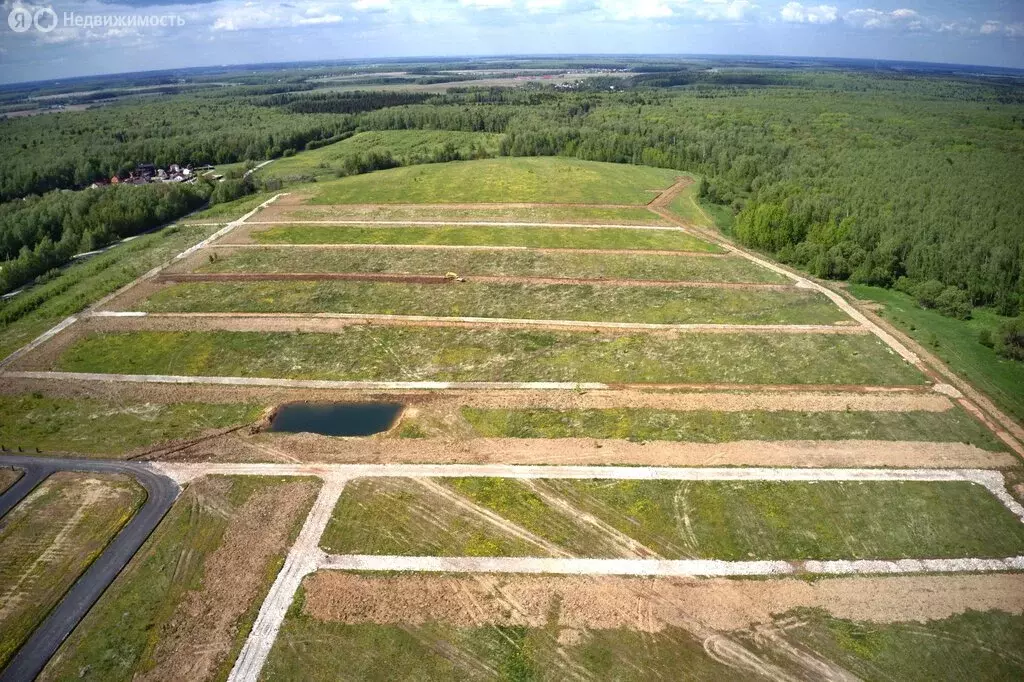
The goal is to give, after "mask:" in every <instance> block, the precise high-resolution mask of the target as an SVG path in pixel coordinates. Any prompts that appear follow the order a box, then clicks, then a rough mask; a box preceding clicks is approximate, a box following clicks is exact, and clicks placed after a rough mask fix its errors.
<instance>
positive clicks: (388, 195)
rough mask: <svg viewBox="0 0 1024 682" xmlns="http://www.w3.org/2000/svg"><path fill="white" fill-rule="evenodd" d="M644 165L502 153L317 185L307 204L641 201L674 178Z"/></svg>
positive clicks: (398, 169)
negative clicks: (491, 157) (489, 156)
mask: <svg viewBox="0 0 1024 682" xmlns="http://www.w3.org/2000/svg"><path fill="white" fill-rule="evenodd" d="M675 178H676V172H675V171H671V170H666V169H662V168H652V167H649V166H627V165H622V164H613V163H600V162H594V161H580V160H577V159H568V158H561V157H523V158H512V157H502V158H498V159H486V160H482V161H456V162H452V163H437V164H428V165H422V166H406V167H404V168H392V169H390V170H386V171H380V172H377V173H370V174H366V175H355V176H352V177H348V178H344V179H341V180H336V181H334V182H325V183H320V184H318V185H317V187H316V189H315V192H316V193H315V195H314V196H313V198H312V199H311V202H312V203H319V204H391V203H399V204H407V203H417V204H419V203H425V204H432V203H463V202H494V203H501V202H513V203H518V202H539V203H562V204H565V203H570V204H635V205H640V206H642V205H644V204H647V203H648V202H649V201H651V200H652V199H653V198H655V197H656V196H657V195H658V194H659V193H660V192H661V191H662V190H664V189H667V188H668V187H669V186H671V185H672V183H673V182H674V181H675Z"/></svg>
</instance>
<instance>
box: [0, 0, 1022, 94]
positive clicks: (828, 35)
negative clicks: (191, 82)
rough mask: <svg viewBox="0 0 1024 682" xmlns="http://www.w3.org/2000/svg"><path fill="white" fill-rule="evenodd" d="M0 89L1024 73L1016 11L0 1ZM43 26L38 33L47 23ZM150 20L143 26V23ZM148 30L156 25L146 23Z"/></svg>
mask: <svg viewBox="0 0 1024 682" xmlns="http://www.w3.org/2000/svg"><path fill="white" fill-rule="evenodd" d="M3 5H4V15H5V16H7V17H9V16H10V15H11V13H12V12H13V11H16V10H18V11H23V10H28V12H30V13H38V11H39V10H40V9H41V8H45V7H51V8H52V9H53V10H54V15H55V16H57V17H58V21H57V24H56V25H55V26H54V27H53V29H52V30H50V31H48V32H41V31H38V30H36V29H35V28H34V27H33V28H29V30H27V31H25V32H21V33H18V32H15V31H13V30H11V29H10V28H9V27H8V26H3V25H2V24H0V67H2V69H0V82H15V81H24V80H37V79H43V78H62V77H68V76H78V75H88V74H96V73H117V72H123V71H141V70H149V69H161V68H176V67H186V66H207V65H217V64H239V63H255V62H277V61H299V60H318V59H349V58H373V57H401V56H412V55H417V56H426V55H431V56H434V55H493V54H570V53H601V54H614V53H631V54H637V53H643V54H654V53H665V54H681V53H686V54H747V55H750V54H758V55H794V56H819V57H868V58H882V59H908V60H920V61H932V62H956V63H967V64H984V65H996V66H1012V67H1021V68H1024V0H984V1H981V2H956V1H954V0H854V1H852V2H845V1H844V2H840V1H839V0H825V1H824V2H819V1H818V0H814V1H812V2H806V3H804V2H796V1H795V0H793V1H789V0H787V1H785V2H782V1H779V0H337V1H335V0H319V1H316V2H307V1H305V0H287V1H284V2H253V1H247V0H193V1H191V2H188V1H184V2H183V1H181V0H177V1H176V0H141V1H137V2H128V1H127V0H78V1H76V2H59V1H55V2H52V3H45V4H44V3H41V2H38V1H37V0H18V2H13V1H12V0H4V2H3ZM41 20H42V21H43V23H44V24H46V20H47V15H46V14H45V13H44V14H43V15H42V16H41ZM147 20H148V21H149V22H150V23H149V25H146V24H145V22H146V21H147ZM154 20H155V21H154Z"/></svg>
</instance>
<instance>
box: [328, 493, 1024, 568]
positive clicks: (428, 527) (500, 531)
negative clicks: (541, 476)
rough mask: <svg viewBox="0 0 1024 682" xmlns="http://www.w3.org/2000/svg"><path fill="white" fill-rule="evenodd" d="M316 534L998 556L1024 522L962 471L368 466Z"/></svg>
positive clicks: (384, 540) (501, 549) (493, 547)
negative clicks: (852, 473)
mask: <svg viewBox="0 0 1024 682" xmlns="http://www.w3.org/2000/svg"><path fill="white" fill-rule="evenodd" d="M808 509H813V510H815V513H814V514H813V515H808V514H807V510H808ZM321 544H322V546H323V548H324V550H325V551H328V552H331V553H336V554H388V555H406V556H563V557H564V556H572V557H583V558H633V557H640V558H664V559H720V560H729V561H740V560H780V559H781V560H804V559H822V560H825V559H868V558H871V559H903V558H959V557H975V556H977V557H1004V556H1015V555H1017V554H1019V553H1022V552H1024V524H1022V523H1021V521H1020V519H1018V518H1017V517H1016V516H1014V515H1013V514H1012V513H1011V512H1010V511H1009V510H1007V509H1006V508H1005V507H1004V506H1003V505H1002V503H1000V502H999V501H998V500H997V499H995V497H993V496H992V495H991V494H990V493H989V492H988V491H987V490H986V489H984V488H982V487H981V486H977V485H974V484H971V483H966V482H949V483H932V482H916V481H908V482H896V481H876V482H869V483H865V482H843V481H831V482H815V483H795V482H764V481H759V482H725V481H700V482H692V481H684V482H680V481H621V482H609V481H560V480H535V481H534V480H531V481H516V480H512V479H501V478H461V479H459V478H456V479H436V480H424V479H418V480H412V479H363V480H358V481H354V482H352V483H350V484H349V485H348V486H347V487H346V489H345V492H344V493H343V494H342V497H341V500H340V502H339V503H338V507H337V509H336V510H335V513H334V516H333V517H332V519H331V523H330V524H329V525H328V527H327V530H326V531H325V532H324V536H323V538H322V540H321Z"/></svg>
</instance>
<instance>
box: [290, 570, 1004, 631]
mask: <svg viewBox="0 0 1024 682" xmlns="http://www.w3.org/2000/svg"><path fill="white" fill-rule="evenodd" d="M304 586H305V589H306V601H305V605H304V607H303V613H304V614H306V615H308V616H311V617H313V618H317V619H319V620H322V621H328V622H343V623H350V624H358V623H377V624H385V625H412V626H416V625H422V624H425V623H434V622H436V623H445V624H448V625H452V626H455V627H480V626H485V625H499V626H500V625H511V626H522V627H530V628H540V627H545V626H554V625H557V626H558V627H559V628H570V629H573V630H584V629H599V630H611V629H620V628H621V629H627V630H633V631H639V632H650V633H654V632H660V631H661V630H663V629H664V628H666V627H684V628H686V627H687V624H688V621H689V620H690V619H696V620H698V621H700V622H702V623H704V624H706V625H707V626H709V627H711V628H713V629H716V630H724V631H733V630H739V629H743V628H748V627H751V626H755V625H760V624H770V623H771V622H772V620H773V617H775V616H779V615H782V614H784V613H787V612H789V611H792V610H793V609H797V608H818V609H823V610H825V611H826V612H828V613H829V614H830V615H831V616H833V617H835V618H844V619H848V620H855V621H861V622H864V621H867V622H874V623H900V622H915V621H916V622H926V621H929V620H939V619H944V618H949V617H950V616H954V615H957V614H960V613H964V612H965V611H968V610H974V611H989V610H998V611H1003V612H1006V613H1013V614H1021V613H1024V575H1013V574H1011V575H963V576H914V577H903V576H894V577H879V578H829V579H821V580H815V581H813V582H812V581H807V580H795V579H792V578H783V579H777V580H742V579H740V580H728V579H705V580H699V579H698V580H694V579H666V578H655V579H637V578H616V577H576V576H571V577H569V576H567V577H536V576H493V575H478V576H451V577H443V578H442V577H438V576H432V575H393V576H368V575H358V574H352V573H343V572H338V571H321V572H318V573H315V574H313V575H312V576H310V577H309V578H307V579H306V581H305V584H304ZM456 594H468V595H471V597H472V598H471V599H462V600H460V599H455V598H453V596H454V595H456ZM470 605H472V606H470ZM556 605H557V607H556ZM553 613H557V622H552V616H551V614H553Z"/></svg>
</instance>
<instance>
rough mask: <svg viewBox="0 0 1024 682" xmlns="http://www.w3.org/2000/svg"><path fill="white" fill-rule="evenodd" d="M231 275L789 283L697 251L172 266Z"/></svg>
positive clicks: (256, 259) (322, 253) (389, 256)
mask: <svg viewBox="0 0 1024 682" xmlns="http://www.w3.org/2000/svg"><path fill="white" fill-rule="evenodd" d="M174 271H175V272H187V271H193V272H196V273H201V274H235V273H239V274H240V273H266V274H284V273H312V274H321V273H323V274H329V273H339V272H341V273H344V272H356V273H402V274H411V275H444V274H446V273H448V272H454V273H456V274H458V275H460V276H465V277H470V278H471V277H473V276H492V277H493V276H499V277H500V276H512V277H517V276H518V277H562V278H570V279H608V280H616V279H625V280H653V281H666V282H667V281H680V282H724V283H752V284H789V283H790V282H791V280H789V279H787V278H785V277H783V276H782V275H780V274H778V273H776V272H773V271H771V270H768V269H767V268H762V267H760V266H759V265H756V264H755V263H752V262H750V261H748V260H746V259H745V258H739V257H721V256H719V255H717V254H716V255H713V256H701V255H698V254H686V255H662V254H635V255H628V254H621V253H607V254H602V253H589V252H584V253H574V252H572V251H539V250H493V251H488V250H467V249H429V248H419V247H416V248H410V249H400V248H380V249H378V248H374V247H373V246H366V247H361V248H351V249H288V248H275V247H261V248H240V249H237V250H231V249H227V248H223V249H217V250H216V251H214V252H209V251H207V252H201V253H199V254H197V255H196V256H194V257H193V258H192V259H191V261H190V262H189V263H187V264H185V266H184V267H180V268H177V269H175V270H174Z"/></svg>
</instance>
